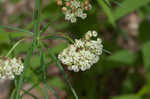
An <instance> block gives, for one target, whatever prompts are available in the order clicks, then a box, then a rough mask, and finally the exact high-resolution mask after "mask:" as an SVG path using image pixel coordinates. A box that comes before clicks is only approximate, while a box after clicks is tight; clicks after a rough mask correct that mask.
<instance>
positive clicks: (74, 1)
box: [71, 0, 80, 8]
mask: <svg viewBox="0 0 150 99" xmlns="http://www.w3.org/2000/svg"><path fill="white" fill-rule="evenodd" d="M71 7H72V8H79V7H80V1H78V0H72V1H71Z"/></svg>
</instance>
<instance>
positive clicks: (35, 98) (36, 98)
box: [23, 89, 38, 99]
mask: <svg viewBox="0 0 150 99" xmlns="http://www.w3.org/2000/svg"><path fill="white" fill-rule="evenodd" d="M23 91H24V92H26V94H28V95H29V96H31V97H33V98H34V99H38V97H36V96H35V95H33V94H31V93H30V92H27V91H26V90H24V89H23Z"/></svg>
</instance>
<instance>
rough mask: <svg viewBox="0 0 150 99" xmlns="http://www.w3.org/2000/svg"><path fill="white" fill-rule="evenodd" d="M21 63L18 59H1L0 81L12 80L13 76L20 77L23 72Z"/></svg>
mask: <svg viewBox="0 0 150 99" xmlns="http://www.w3.org/2000/svg"><path fill="white" fill-rule="evenodd" d="M23 68H24V66H23V63H22V61H21V59H20V58H18V59H17V58H13V59H10V58H8V57H3V58H1V59H0V79H10V80H13V79H14V78H15V75H20V74H21V72H22V71H23Z"/></svg>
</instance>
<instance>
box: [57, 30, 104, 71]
mask: <svg viewBox="0 0 150 99" xmlns="http://www.w3.org/2000/svg"><path fill="white" fill-rule="evenodd" d="M96 37H97V32H96V31H88V32H87V33H86V35H85V37H84V38H82V39H76V40H75V43H74V44H71V45H70V46H69V47H67V48H66V49H64V50H63V51H62V52H61V53H60V54H59V55H58V59H59V60H60V61H61V63H62V64H64V65H67V66H68V70H72V71H74V72H78V71H79V70H81V71H85V70H87V69H90V68H91V66H92V65H93V64H95V63H96V62H98V60H99V56H100V55H101V54H102V49H103V45H102V40H101V39H100V38H97V39H96V40H92V38H96Z"/></svg>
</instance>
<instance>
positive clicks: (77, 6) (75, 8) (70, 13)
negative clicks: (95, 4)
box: [57, 0, 92, 23]
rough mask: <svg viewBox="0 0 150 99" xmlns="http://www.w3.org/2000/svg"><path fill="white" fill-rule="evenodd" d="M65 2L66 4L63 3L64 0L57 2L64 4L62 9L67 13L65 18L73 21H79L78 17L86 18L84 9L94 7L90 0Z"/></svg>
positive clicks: (69, 0) (68, 0)
mask: <svg viewBox="0 0 150 99" xmlns="http://www.w3.org/2000/svg"><path fill="white" fill-rule="evenodd" d="M64 2H65V4H63V2H62V0H58V1H57V4H58V5H60V6H63V7H62V11H63V13H64V14H65V19H66V20H68V21H71V22H72V23H75V22H76V21H77V17H80V18H82V19H85V18H86V17H87V14H86V13H84V11H85V10H90V9H91V8H92V6H91V4H90V3H89V1H88V0H85V1H80V0H64Z"/></svg>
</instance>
